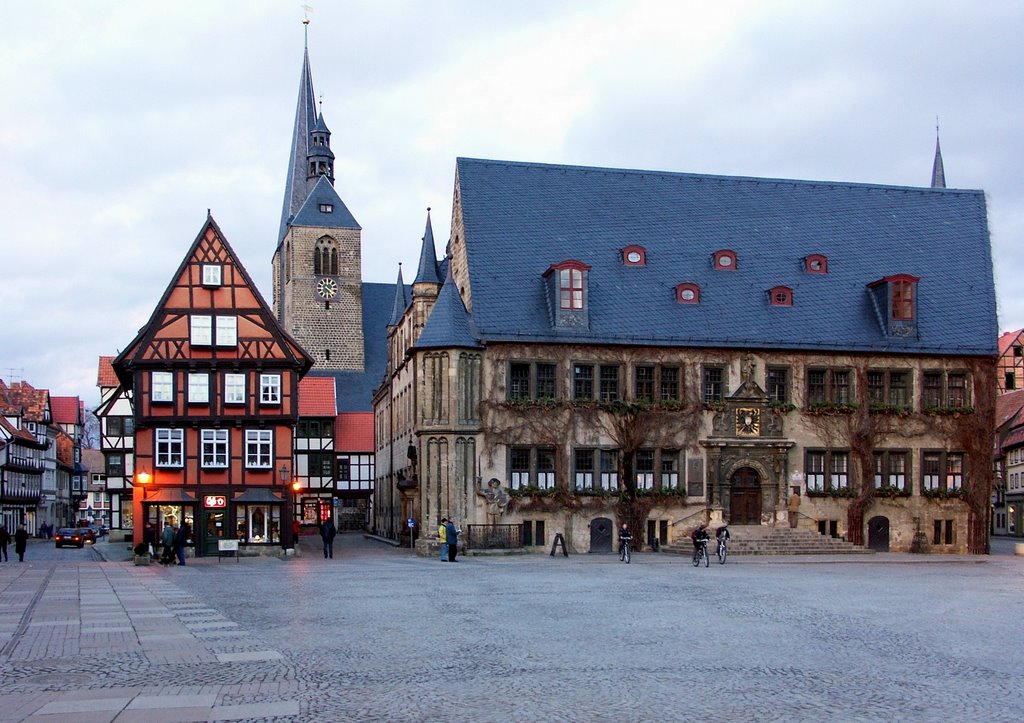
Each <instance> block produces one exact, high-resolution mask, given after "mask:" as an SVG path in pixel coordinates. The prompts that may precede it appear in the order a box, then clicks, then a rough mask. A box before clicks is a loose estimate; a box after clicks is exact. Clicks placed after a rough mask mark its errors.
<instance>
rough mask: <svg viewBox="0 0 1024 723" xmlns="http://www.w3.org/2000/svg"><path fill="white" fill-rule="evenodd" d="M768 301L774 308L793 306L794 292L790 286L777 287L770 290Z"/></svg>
mask: <svg viewBox="0 0 1024 723" xmlns="http://www.w3.org/2000/svg"><path fill="white" fill-rule="evenodd" d="M768 301H769V303H771V305H772V306H792V305H793V290H792V289H791V288H789V287H788V286H776V287H775V288H773V289H769V291H768Z"/></svg>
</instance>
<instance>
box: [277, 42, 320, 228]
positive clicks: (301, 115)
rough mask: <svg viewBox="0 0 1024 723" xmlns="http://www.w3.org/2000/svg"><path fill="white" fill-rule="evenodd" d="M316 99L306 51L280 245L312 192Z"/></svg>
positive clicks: (289, 154) (290, 157)
mask: <svg viewBox="0 0 1024 723" xmlns="http://www.w3.org/2000/svg"><path fill="white" fill-rule="evenodd" d="M316 117H317V112H316V100H315V99H314V97H313V73H312V71H311V70H310V69H309V50H308V49H304V50H303V51H302V74H301V75H300V76H299V99H298V101H297V102H296V104H295V123H294V126H293V127H292V144H291V148H290V150H289V153H288V177H287V180H286V181H285V184H284V207H283V208H282V209H281V228H280V230H279V232H278V234H277V242H278V244H280V243H281V241H283V240H284V235H285V232H287V231H288V222H289V220H290V219H291V218H292V216H294V215H295V214H296V213H297V212H298V210H299V207H300V206H301V205H302V202H303V201H304V200H305V198H306V193H307V191H308V190H309V189H308V187H307V183H306V159H307V157H308V156H309V134H310V131H312V129H313V126H314V125H316Z"/></svg>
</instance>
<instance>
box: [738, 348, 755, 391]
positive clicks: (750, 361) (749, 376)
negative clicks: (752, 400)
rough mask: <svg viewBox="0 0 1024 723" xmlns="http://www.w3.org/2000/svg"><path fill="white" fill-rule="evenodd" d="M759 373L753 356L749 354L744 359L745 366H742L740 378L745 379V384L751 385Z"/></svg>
mask: <svg viewBox="0 0 1024 723" xmlns="http://www.w3.org/2000/svg"><path fill="white" fill-rule="evenodd" d="M756 371H757V364H756V362H755V361H754V355H753V354H747V355H746V356H744V357H743V364H742V365H741V366H740V378H742V379H743V381H744V383H746V384H750V383H752V382H753V381H754V373H755V372H756Z"/></svg>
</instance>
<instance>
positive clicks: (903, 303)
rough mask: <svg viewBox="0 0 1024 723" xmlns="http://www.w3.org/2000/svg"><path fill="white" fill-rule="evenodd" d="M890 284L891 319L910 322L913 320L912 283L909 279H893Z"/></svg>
mask: <svg viewBox="0 0 1024 723" xmlns="http://www.w3.org/2000/svg"><path fill="white" fill-rule="evenodd" d="M890 283H891V284H892V286H891V288H892V318H893V319H900V320H910V319H913V318H914V282H913V281H910V280H909V279H894V280H893V281H891V282H890Z"/></svg>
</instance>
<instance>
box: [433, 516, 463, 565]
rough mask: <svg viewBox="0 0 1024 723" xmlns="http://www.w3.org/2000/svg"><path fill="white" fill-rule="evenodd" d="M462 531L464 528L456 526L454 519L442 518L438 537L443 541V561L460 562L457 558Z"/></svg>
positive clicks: (438, 528)
mask: <svg viewBox="0 0 1024 723" xmlns="http://www.w3.org/2000/svg"><path fill="white" fill-rule="evenodd" d="M461 532H462V530H460V529H459V528H458V527H456V526H455V521H454V520H449V519H448V518H447V517H442V518H441V523H440V524H439V525H438V526H437V539H438V541H439V542H440V543H441V562H458V560H457V559H456V558H457V557H458V555H459V533H461Z"/></svg>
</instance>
